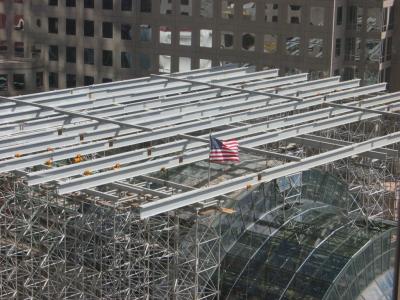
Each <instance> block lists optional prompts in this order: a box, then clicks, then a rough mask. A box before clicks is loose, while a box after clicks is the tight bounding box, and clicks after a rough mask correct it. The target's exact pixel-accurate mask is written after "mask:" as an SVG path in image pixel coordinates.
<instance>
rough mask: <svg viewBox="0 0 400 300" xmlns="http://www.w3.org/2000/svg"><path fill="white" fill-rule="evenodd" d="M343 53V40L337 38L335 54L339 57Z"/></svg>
mask: <svg viewBox="0 0 400 300" xmlns="http://www.w3.org/2000/svg"><path fill="white" fill-rule="evenodd" d="M341 53H342V40H341V39H336V46H335V56H336V57H338V56H340V55H341Z"/></svg>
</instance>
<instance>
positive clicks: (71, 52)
mask: <svg viewBox="0 0 400 300" xmlns="http://www.w3.org/2000/svg"><path fill="white" fill-rule="evenodd" d="M66 60H67V63H76V48H75V47H67V53H66Z"/></svg>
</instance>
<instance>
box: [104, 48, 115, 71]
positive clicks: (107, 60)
mask: <svg viewBox="0 0 400 300" xmlns="http://www.w3.org/2000/svg"><path fill="white" fill-rule="evenodd" d="M112 65H113V53H112V51H111V50H103V66H106V67H111V66H112Z"/></svg>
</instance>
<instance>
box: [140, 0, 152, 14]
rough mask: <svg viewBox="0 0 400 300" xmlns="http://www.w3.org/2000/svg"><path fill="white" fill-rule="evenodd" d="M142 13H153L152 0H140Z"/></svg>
mask: <svg viewBox="0 0 400 300" xmlns="http://www.w3.org/2000/svg"><path fill="white" fill-rule="evenodd" d="M140 11H141V12H145V13H151V0H140Z"/></svg>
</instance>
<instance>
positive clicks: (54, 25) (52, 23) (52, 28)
mask: <svg viewBox="0 0 400 300" xmlns="http://www.w3.org/2000/svg"><path fill="white" fill-rule="evenodd" d="M48 25H49V33H58V19H57V18H49V19H48Z"/></svg>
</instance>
